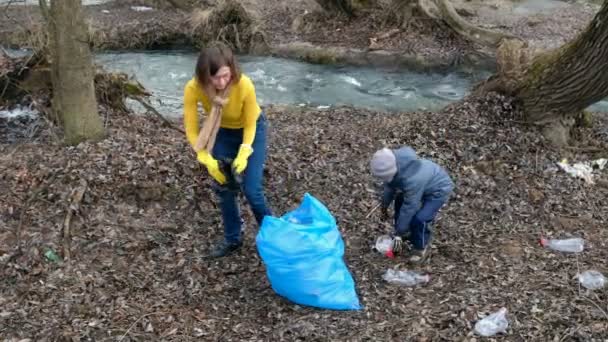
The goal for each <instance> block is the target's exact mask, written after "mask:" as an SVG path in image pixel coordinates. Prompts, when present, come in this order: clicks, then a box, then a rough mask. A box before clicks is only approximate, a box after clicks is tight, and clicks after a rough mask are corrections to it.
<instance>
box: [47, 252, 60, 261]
mask: <svg viewBox="0 0 608 342" xmlns="http://www.w3.org/2000/svg"><path fill="white" fill-rule="evenodd" d="M44 257H45V258H47V260H49V261H52V262H59V261H61V257H59V255H57V253H55V251H54V250H52V249H47V250H46V252H44Z"/></svg>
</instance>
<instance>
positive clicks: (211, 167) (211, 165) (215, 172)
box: [196, 150, 226, 185]
mask: <svg viewBox="0 0 608 342" xmlns="http://www.w3.org/2000/svg"><path fill="white" fill-rule="evenodd" d="M196 159H198V161H199V162H200V163H201V164H203V165H205V166H206V167H207V171H208V172H209V174H210V175H211V177H213V179H215V181H216V182H218V183H220V184H221V185H223V184H226V176H225V175H224V174H223V173H222V171H221V170H220V164H219V162H218V161H217V159H215V158H213V157H212V156H211V155H210V154H209V153H207V151H204V150H203V151H200V152H198V153H197V155H196Z"/></svg>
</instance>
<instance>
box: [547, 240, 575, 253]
mask: <svg viewBox="0 0 608 342" xmlns="http://www.w3.org/2000/svg"><path fill="white" fill-rule="evenodd" d="M540 245H541V246H543V247H547V248H549V249H552V250H555V251H559V252H566V253H580V252H582V251H583V250H584V249H585V240H583V239H581V238H571V239H563V240H559V239H545V238H541V239H540Z"/></svg>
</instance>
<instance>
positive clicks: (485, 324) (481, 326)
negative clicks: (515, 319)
mask: <svg viewBox="0 0 608 342" xmlns="http://www.w3.org/2000/svg"><path fill="white" fill-rule="evenodd" d="M507 327H509V321H507V309H506V308H501V309H500V310H498V311H497V312H495V313H493V314H490V315H488V316H487V317H485V318H483V319H481V320H479V321H477V323H475V332H476V333H477V334H479V335H481V336H485V337H488V336H494V335H496V334H498V333H501V332H505V331H507Z"/></svg>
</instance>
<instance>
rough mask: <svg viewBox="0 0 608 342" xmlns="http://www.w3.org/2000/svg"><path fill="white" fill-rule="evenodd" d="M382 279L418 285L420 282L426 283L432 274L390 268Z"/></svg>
mask: <svg viewBox="0 0 608 342" xmlns="http://www.w3.org/2000/svg"><path fill="white" fill-rule="evenodd" d="M382 279H384V280H386V281H387V282H389V283H391V284H397V285H402V286H416V285H419V284H426V283H428V282H429V281H430V280H431V276H429V275H428V274H420V273H417V272H414V271H409V270H405V271H397V270H393V269H388V270H386V272H385V273H384V275H383V276H382Z"/></svg>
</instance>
